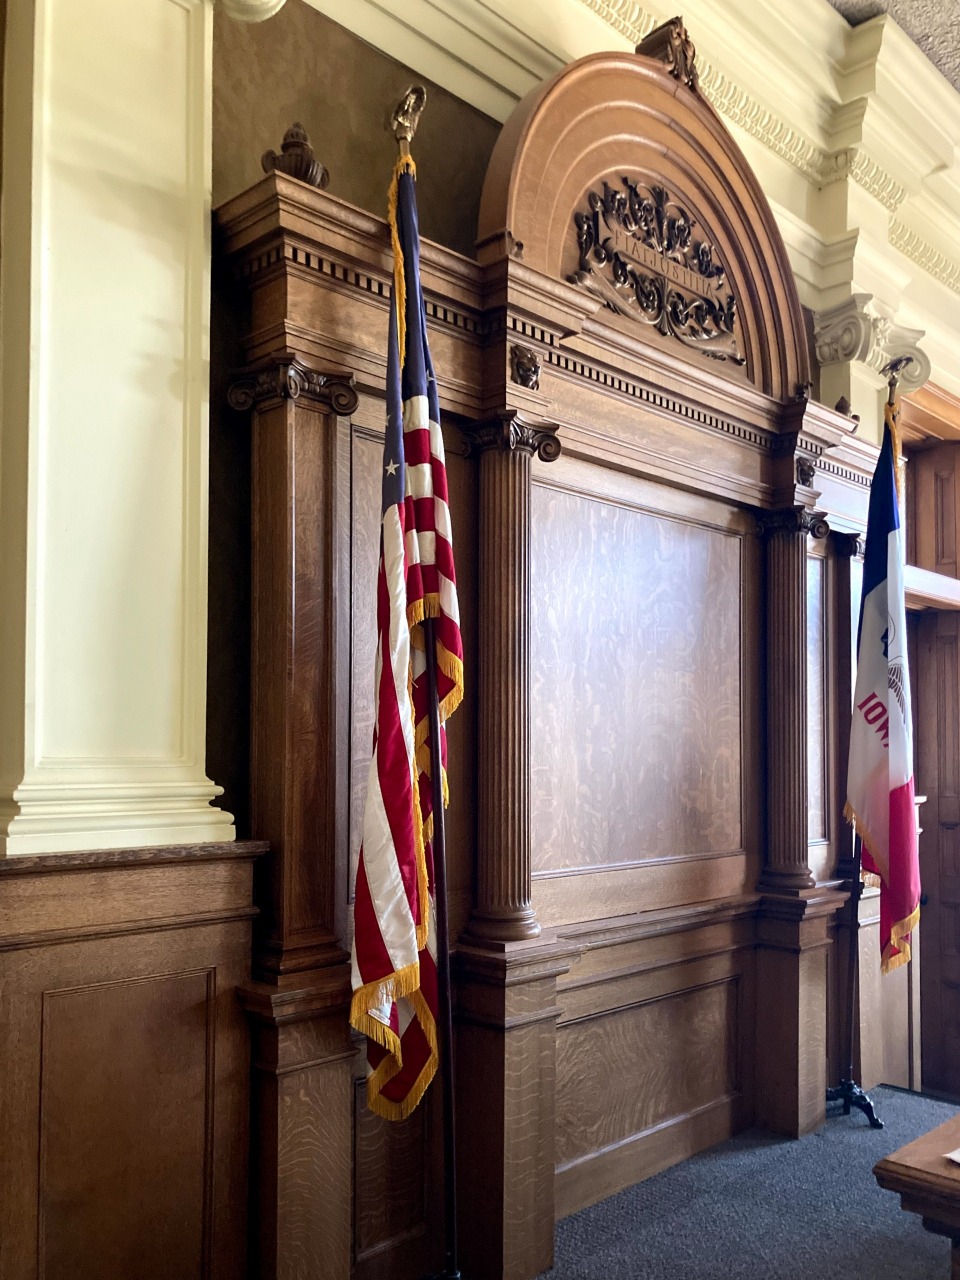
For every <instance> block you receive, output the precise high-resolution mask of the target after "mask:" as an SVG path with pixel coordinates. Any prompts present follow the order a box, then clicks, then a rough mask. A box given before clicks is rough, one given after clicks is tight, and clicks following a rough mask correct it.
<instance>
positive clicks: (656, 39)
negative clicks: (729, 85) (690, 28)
mask: <svg viewBox="0 0 960 1280" xmlns="http://www.w3.org/2000/svg"><path fill="white" fill-rule="evenodd" d="M636 52H637V53H639V54H640V55H641V56H643V57H646V58H655V59H656V60H657V61H658V62H662V63H663V65H664V66H665V67H666V68H667V70H668V71H669V72H670V74H671V75H672V76H674V77H675V79H677V80H679V81H680V83H681V84H685V85H687V87H688V88H690V89H694V90H699V88H700V75H699V72H698V71H697V67H696V58H697V50H696V46H695V45H694V43H693V41H692V40H691V39H690V37H689V35H688V34H687V29H686V27H685V26H684V25H683V19H682V18H679V17H678V18H671V19H670V20H669V21H668V22H664V23H662V24H661V25H660V26H659V27H655V28H654V30H653V31H651V32H650V34H649V35H647V36H644V38H643V39H642V40H641V41H640V43H639V44H638V45H637V48H636Z"/></svg>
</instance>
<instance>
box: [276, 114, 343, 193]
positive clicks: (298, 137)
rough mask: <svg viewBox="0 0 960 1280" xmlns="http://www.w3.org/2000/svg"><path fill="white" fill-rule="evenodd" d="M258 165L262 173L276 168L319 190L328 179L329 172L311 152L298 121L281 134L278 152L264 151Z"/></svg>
mask: <svg viewBox="0 0 960 1280" xmlns="http://www.w3.org/2000/svg"><path fill="white" fill-rule="evenodd" d="M260 165H261V167H262V169H263V172H264V173H273V171H274V170H275V169H276V170H279V172H280V173H285V174H287V175H288V176H289V177H291V178H298V179H299V180H300V181H301V182H306V183H307V185H308V186H311V187H319V189H320V190H321V191H322V190H323V189H324V187H325V186H326V185H327V183H328V182H329V181H330V174H329V173H328V172H327V170H326V169H325V168H324V166H323V165H322V164H321V163H320V161H319V160H318V159H317V157H316V156H315V155H314V153H313V147H311V145H310V139H309V138H308V137H307V131H306V129H304V127H303V125H302V124H299V123H295V124H292V125H291V126H290V128H289V129H288V130H287V132H286V133H285V134H284V135H283V141H282V142H281V143H280V154H279V155H278V154H277V152H276V151H265V152H264V153H263V155H262V156H261V157H260Z"/></svg>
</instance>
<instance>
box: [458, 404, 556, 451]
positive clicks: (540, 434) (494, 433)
mask: <svg viewBox="0 0 960 1280" xmlns="http://www.w3.org/2000/svg"><path fill="white" fill-rule="evenodd" d="M557 430H558V428H557V424H556V423H554V422H540V421H532V420H531V419H529V418H525V417H523V416H522V415H521V414H520V413H518V412H517V410H516V409H507V410H506V411H505V412H503V413H498V414H497V415H496V416H495V417H493V418H489V419H487V421H486V422H479V423H477V424H476V425H472V426H469V427H466V428H465V429H464V434H465V435H466V436H467V437H468V439H469V441H470V450H471V452H475V453H481V452H483V450H484V449H497V450H500V451H502V452H507V453H535V454H536V455H537V457H538V458H540V460H541V461H542V462H555V461H556V459H557V458H559V457H560V450H561V445H560V441H559V440H558V439H557Z"/></svg>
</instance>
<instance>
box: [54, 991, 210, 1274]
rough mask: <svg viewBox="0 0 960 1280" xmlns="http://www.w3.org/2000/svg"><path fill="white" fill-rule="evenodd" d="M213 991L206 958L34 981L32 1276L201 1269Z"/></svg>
mask: <svg viewBox="0 0 960 1280" xmlns="http://www.w3.org/2000/svg"><path fill="white" fill-rule="evenodd" d="M215 1001H216V983H215V980H214V973H213V971H212V970H207V971H202V970H201V971H198V972H195V973H183V974H169V975H163V974H161V975H157V976H156V977H152V978H145V979H128V980H125V981H121V982H114V983H105V984H97V985H91V986H89V987H80V988H76V989H74V990H64V991H50V992H47V993H46V994H45V995H44V999H43V1039H42V1062H43V1071H42V1084H41V1102H40V1257H41V1270H40V1274H41V1276H43V1277H44V1280H76V1277H77V1276H78V1275H82V1276H89V1277H90V1280H95V1278H100V1277H102V1280H109V1278H110V1277H113V1276H120V1275H135V1276H137V1277H138V1280H169V1277H170V1275H171V1258H173V1257H176V1258H177V1259H178V1262H177V1274H178V1275H179V1276H181V1277H183V1280H189V1278H190V1277H194V1276H196V1277H201V1276H204V1277H205V1276H209V1275H210V1274H211V1270H210V1265H211V1252H210V1250H211V1226H212V1223H211V1218H210V1213H211V1207H212V1194H213V1185H212V1177H213V1165H212V1141H213V1111H212V1105H213V1075H212V1069H213V1037H214V1022H213V1019H214V1009H215ZM134 1220H135V1221H136V1222H137V1232H136V1236H134V1235H132V1234H131V1232H130V1223H131V1221H134Z"/></svg>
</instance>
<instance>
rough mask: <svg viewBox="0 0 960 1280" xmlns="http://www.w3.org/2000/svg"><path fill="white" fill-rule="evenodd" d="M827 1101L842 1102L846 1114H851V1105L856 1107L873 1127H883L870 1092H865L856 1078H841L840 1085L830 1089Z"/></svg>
mask: <svg viewBox="0 0 960 1280" xmlns="http://www.w3.org/2000/svg"><path fill="white" fill-rule="evenodd" d="M827 1101H828V1102H842V1103H843V1114H844V1115H845V1116H848V1115H849V1114H850V1108H851V1107H856V1108H857V1109H858V1110H860V1111H862V1112H863V1114H864V1115H865V1116H866V1117H867V1119H868V1120H869V1121H870V1128H871V1129H882V1128H883V1121H882V1120H881V1119H880V1117H879V1116H878V1115H877V1113H876V1110H875V1109H874V1106H873V1100H872V1098H871V1097H870V1095H869V1093H864V1091H863V1090H862V1089H861V1088H860V1086H859V1085H858V1084H857V1082H856V1081H855V1080H841V1081H840V1083H839V1084H838V1085H834V1086H833V1087H832V1088H830V1089H828V1090H827Z"/></svg>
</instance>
